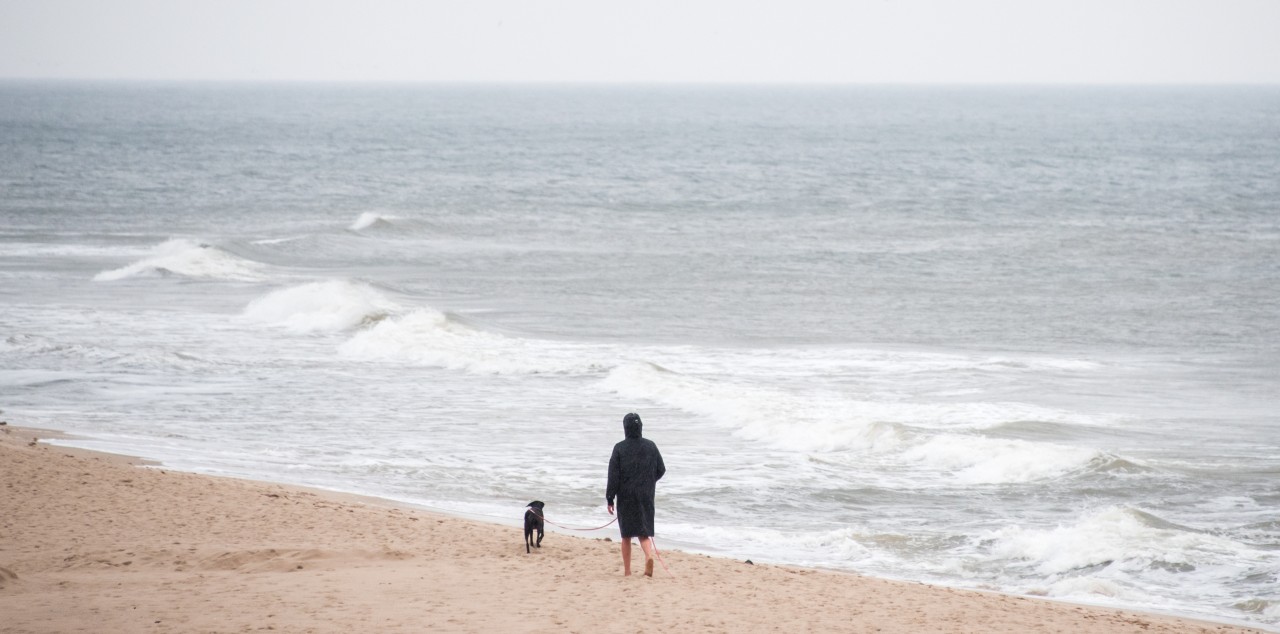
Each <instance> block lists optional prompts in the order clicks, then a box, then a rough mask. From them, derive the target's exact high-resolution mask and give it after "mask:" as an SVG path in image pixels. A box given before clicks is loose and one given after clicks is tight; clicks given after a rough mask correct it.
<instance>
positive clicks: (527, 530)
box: [524, 500, 546, 553]
mask: <svg viewBox="0 0 1280 634" xmlns="http://www.w3.org/2000/svg"><path fill="white" fill-rule="evenodd" d="M543 506H546V505H545V504H543V503H542V502H539V501H537V500H534V501H532V502H530V503H529V508H526V509H525V510H524V552H526V553H529V552H533V551H531V550H529V547H530V546H533V547H534V548H542V524H543V522H542V507H543ZM534 531H538V541H537V542H534V541H533V532H534Z"/></svg>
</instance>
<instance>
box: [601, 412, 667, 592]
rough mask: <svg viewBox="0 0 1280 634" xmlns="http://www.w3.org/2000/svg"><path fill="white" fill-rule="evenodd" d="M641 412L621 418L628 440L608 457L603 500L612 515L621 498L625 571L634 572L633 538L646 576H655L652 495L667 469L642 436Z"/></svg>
mask: <svg viewBox="0 0 1280 634" xmlns="http://www.w3.org/2000/svg"><path fill="white" fill-rule="evenodd" d="M640 427H641V423H640V415H639V414H634V413H632V414H627V415H626V416H624V417H622V430H623V431H624V432H625V433H626V439H625V440H623V441H622V442H619V443H618V444H616V445H614V446H613V455H611V456H609V484H608V486H607V487H606V489H605V494H604V499H605V502H606V503H608V505H609V514H610V515H613V502H614V498H615V497H616V498H617V500H618V529H619V531H620V532H621V533H622V573H623V574H624V575H626V576H630V575H631V538H632V537H636V538H639V540H640V548H641V549H643V550H644V576H646V577H652V576H653V557H654V553H655V550H654V547H653V495H654V490H655V489H656V488H657V484H658V480H661V479H662V474H664V473H666V472H667V467H666V465H664V464H662V454H661V453H660V452H659V451H658V446H657V445H655V444H653V441H652V440H649V439H647V438H641V437H640Z"/></svg>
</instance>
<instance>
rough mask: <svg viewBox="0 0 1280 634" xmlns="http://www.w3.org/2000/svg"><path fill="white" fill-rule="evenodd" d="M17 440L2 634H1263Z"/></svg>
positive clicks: (8, 470) (7, 515) (0, 548)
mask: <svg viewBox="0 0 1280 634" xmlns="http://www.w3.org/2000/svg"><path fill="white" fill-rule="evenodd" d="M0 430H3V431H0V479H2V480H3V483H2V484H0V631H2V632H95V633H100V632H257V631H278V632H344V633H346V632H424V631H445V632H548V633H551V632H555V633H563V632H592V633H594V632H885V633H889V632H902V633H911V634H918V633H920V632H975V633H991V632H1019V633H1022V632H1064V633H1073V634H1080V633H1085V634H1088V633H1101V632H1144V633H1154V632H1167V633H1174V632H1176V633H1179V634H1183V633H1188V632H1215V633H1225V632H1237V633H1238V632H1259V630H1254V629H1249V628H1242V627H1237V626H1232V625H1221V624H1215V623H1206V622H1199V621H1189V620H1183V619H1178V618H1174V617H1168V616H1162V615H1152V614H1143V613H1134V612H1125V611H1120V610H1110V609H1101V608H1094V607H1086V606H1077V605H1072V604H1066V603H1059V602H1053V601H1048V600H1039V599H1028V598H1021V597H1014V596H1007V595H1001V594H995V593H981V592H969V591H961V590H953V589H948V588H941V587H933V586H927V585H923V584H915V583H902V582H895V581H885V580H881V579H872V578H866V577H860V576H857V575H852V574H844V573H836V572H825V571H817V570H806V569H800V568H790V567H783V566H769V565H748V564H746V563H744V562H741V561H735V560H729V559H720V558H712V557H706V556H702V555H693V554H687V553H680V552H667V553H665V555H664V559H665V561H666V563H667V565H668V566H669V568H670V570H671V573H673V575H674V576H668V574H667V573H666V572H665V571H663V569H662V568H661V566H659V568H658V570H657V573H656V574H655V576H654V578H652V579H648V578H645V577H642V576H638V575H637V576H633V577H623V576H622V564H621V560H620V558H619V556H618V544H617V542H616V541H615V542H607V541H604V540H601V539H589V538H581V537H570V536H566V535H563V534H560V533H548V534H547V537H546V539H545V541H544V542H543V547H542V549H541V550H540V551H535V552H534V553H533V554H530V555H526V554H525V552H524V544H523V539H522V535H521V531H520V529H518V528H511V527H505V526H498V525H494V524H486V523H479V522H474V521H469V520H463V519H458V518H454V517H449V516H440V515H434V514H431V513H428V512H424V511H420V510H413V509H407V508H397V507H395V506H392V505H390V504H384V503H379V502H377V501H373V500H366V499H361V498H354V497H351V496H342V495H337V494H329V493H324V492H318V491H310V490H305V489H300V488H295V487H287V486H280V485H275V484H268V483H262V482H254V481H247V480H236V479H228V478H215V477H208V476H202V475H194V474H188V473H179V472H174V471H169V470H166V469H163V468H159V467H153V468H141V467H139V466H138V463H137V461H130V460H129V459H127V458H123V457H120V456H110V455H105V454H95V453H92V452H84V451H76V450H69V449H65V448H59V447H52V446H49V445H47V444H43V443H33V442H32V436H33V434H36V435H44V434H45V433H44V432H38V431H35V430H28V429H18V428H14V427H12V426H5V427H0ZM516 519H517V520H518V518H516ZM634 550H635V553H634V554H635V556H636V557H637V558H639V557H641V556H642V555H641V554H640V549H639V548H636V549H634ZM636 563H637V570H640V569H642V568H643V566H642V563H643V562H642V561H640V560H639V559H637V562H636Z"/></svg>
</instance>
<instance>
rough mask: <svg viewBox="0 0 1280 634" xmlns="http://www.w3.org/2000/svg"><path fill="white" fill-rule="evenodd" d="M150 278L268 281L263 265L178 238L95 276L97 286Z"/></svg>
mask: <svg viewBox="0 0 1280 634" xmlns="http://www.w3.org/2000/svg"><path fill="white" fill-rule="evenodd" d="M147 275H158V276H165V275H180V276H183V277H193V278H207V279H219V280H230V281H242V282H253V281H258V280H261V279H264V277H265V274H264V271H263V266H262V264H260V263H258V262H253V261H250V260H246V259H244V258H240V257H237V256H235V255H232V254H230V253H227V252H226V251H223V250H221V249H219V248H217V247H214V246H211V245H208V244H203V243H199V242H195V241H192V240H187V239H184V238H175V239H172V240H168V241H166V242H164V243H163V244H160V245H159V246H157V247H155V248H154V249H153V250H152V252H151V254H150V255H149V256H147V257H145V258H143V259H141V260H138V261H137V262H134V263H133V264H130V265H128V266H124V267H121V268H118V269H112V270H110V271H103V272H101V273H98V274H97V275H95V276H93V279H94V281H96V282H113V281H117V280H122V279H126V278H130V277H137V276H147Z"/></svg>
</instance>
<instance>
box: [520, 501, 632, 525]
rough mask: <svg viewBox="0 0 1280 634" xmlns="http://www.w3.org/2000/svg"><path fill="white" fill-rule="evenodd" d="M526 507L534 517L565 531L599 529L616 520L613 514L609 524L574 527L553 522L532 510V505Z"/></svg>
mask: <svg viewBox="0 0 1280 634" xmlns="http://www.w3.org/2000/svg"><path fill="white" fill-rule="evenodd" d="M527 508H528V511H529V512H530V513H533V516H534V517H536V518H538V519H540V520H542V521H544V522H546V523H548V524H550V525H552V526H556V527H558V528H563V529H565V530H567V531H598V530H600V529H602V528H608V527H609V524H612V523H614V522H616V521H618V517H617V516H616V515H615V516H614V518H613V519H611V520H609V524H605V525H604V526H597V527H595V528H574V527H572V526H564V525H562V524H557V523H555V522H553V521H551V520H549V519H547V518H546V517H545V516H544V515H542V514H541V513H539V512H537V511H536V510H534V508H533V507H532V506H530V507H527Z"/></svg>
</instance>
